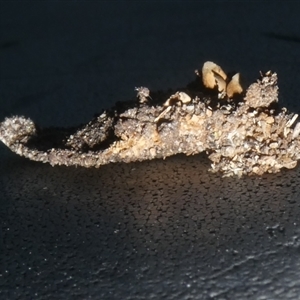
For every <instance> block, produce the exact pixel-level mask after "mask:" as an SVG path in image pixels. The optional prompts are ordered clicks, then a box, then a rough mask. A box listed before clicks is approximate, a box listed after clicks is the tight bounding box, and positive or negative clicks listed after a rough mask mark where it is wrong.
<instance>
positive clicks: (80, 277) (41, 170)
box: [0, 1, 300, 299]
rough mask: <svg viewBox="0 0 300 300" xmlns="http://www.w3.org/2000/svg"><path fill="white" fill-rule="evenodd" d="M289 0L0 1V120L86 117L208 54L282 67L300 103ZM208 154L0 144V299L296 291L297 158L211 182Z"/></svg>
mask: <svg viewBox="0 0 300 300" xmlns="http://www.w3.org/2000/svg"><path fill="white" fill-rule="evenodd" d="M299 13H300V5H299V4H297V3H296V1H293V2H292V1H290V2H288V1H285V2H283V1H282V2H280V1H274V2H271V1H263V2H262V1H257V2H254V1H251V2H250V1H249V2H244V3H243V4H240V3H239V2H233V1H223V2H220V1H218V2H217V1H214V2H200V3H195V2H136V1H111V2H105V1H101V2H52V1H51V2H50V1H49V2H36V1H34V2H30V1H28V2H23V3H21V2H0V66H1V67H0V72H1V73H0V118H1V120H3V119H4V118H5V117H6V116H12V115H25V116H26V117H30V118H32V119H33V120H34V121H36V122H37V123H39V124H40V125H42V126H71V125H77V124H79V123H83V122H87V121H89V120H90V119H91V117H92V116H93V115H94V114H95V113H96V112H100V111H101V109H102V108H108V107H110V106H112V105H113V104H114V103H115V102H116V101H119V100H127V99H130V98H133V97H134V96H135V92H134V87H136V86H141V85H143V86H147V87H149V88H150V90H157V89H164V90H166V89H168V88H169V87H172V88H176V87H180V86H184V85H185V84H186V83H188V82H190V81H191V80H193V79H194V70H195V69H196V68H199V67H201V65H202V63H203V62H204V61H206V60H212V61H215V62H217V63H218V64H220V65H221V66H222V67H223V68H224V69H225V70H226V71H231V70H236V71H240V72H241V73H242V75H244V77H245V81H246V82H248V83H249V82H253V81H254V80H255V79H256V78H257V77H258V76H259V71H260V70H262V71H267V70H269V69H271V70H273V71H276V72H277V73H278V75H279V87H280V101H281V103H282V105H284V106H287V107H288V109H290V110H292V111H295V112H299V111H300V105H299V95H298V92H299V82H300V75H299V71H298V70H299V66H300V58H299V53H300V52H299V50H300V32H299V28H300V18H299ZM208 167H209V162H208V161H207V160H206V159H205V157H203V156H202V155H197V156H194V157H185V156H175V157H172V158H168V159H166V160H155V161H149V162H142V163H134V164H114V165H107V166H104V167H103V168H101V169H83V168H66V167H55V168H52V167H51V166H49V165H43V164H40V163H35V162H30V161H28V160H26V159H23V158H20V157H18V156H16V155H14V154H12V153H11V152H10V151H9V150H8V149H7V148H5V147H4V146H3V145H0V225H1V227H0V230H1V232H0V234H1V236H0V298H1V299H246V298H247V299H299V295H300V251H299V250H300V224H299V220H300V207H299V203H300V202H299V200H300V199H299V198H300V197H299V193H300V190H299V183H300V172H299V168H296V169H295V170H291V171H282V172H281V173H279V174H275V175H274V174H273V175H265V176H262V177H243V178H242V179H237V178H227V179H224V178H221V177H220V176H219V175H216V174H211V173H209V172H208V171H207V169H208Z"/></svg>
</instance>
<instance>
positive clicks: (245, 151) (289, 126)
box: [0, 72, 300, 176]
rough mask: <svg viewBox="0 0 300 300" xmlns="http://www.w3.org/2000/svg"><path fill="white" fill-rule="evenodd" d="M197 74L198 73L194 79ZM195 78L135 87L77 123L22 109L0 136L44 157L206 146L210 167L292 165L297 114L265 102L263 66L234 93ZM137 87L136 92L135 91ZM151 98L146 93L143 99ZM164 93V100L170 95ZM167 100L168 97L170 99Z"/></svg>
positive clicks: (267, 80)
mask: <svg viewBox="0 0 300 300" xmlns="http://www.w3.org/2000/svg"><path fill="white" fill-rule="evenodd" d="M199 82H200V81H199ZM199 82H197V81H195V82H193V83H192V84H190V85H188V86H187V87H186V88H184V89H181V90H180V91H177V93H173V94H172V95H170V93H165V94H164V93H154V94H153V95H151V98H150V96H149V93H148V91H147V93H146V94H144V93H143V94H142V97H143V100H145V99H146V98H147V99H146V100H147V101H146V100H145V101H141V99H139V100H140V101H136V102H133V103H129V104H128V103H120V104H119V105H117V106H116V107H114V108H112V109H111V110H109V111H105V112H103V113H102V114H100V115H99V116H97V117H96V118H94V119H93V120H92V121H91V122H89V123H88V124H86V125H83V126H79V127H78V128H69V129H64V128H49V129H41V128H39V127H37V126H36V125H35V124H34V123H33V122H32V121H31V120H30V119H26V118H24V117H17V116H15V117H11V118H6V119H5V120H4V121H3V122H2V123H0V140H1V141H2V142H3V143H4V144H5V145H7V146H8V147H9V148H10V149H11V150H12V151H14V152H15V153H17V154H19V155H22V156H25V157H27V158H29V159H31V160H35V161H41V162H44V163H50V164H51V165H53V166H54V165H66V166H72V165H76V166H83V167H100V166H102V165H104V164H108V163H111V162H126V163H129V162H134V161H142V160H149V159H154V158H165V157H168V156H171V155H174V154H178V153H185V154H186V155H191V154H196V153H200V152H203V151H206V152H207V154H208V156H209V158H210V159H211V161H212V165H211V171H213V172H222V173H223V175H224V176H232V175H237V176H242V175H245V174H247V175H251V174H258V175H261V174H263V173H265V172H269V173H275V172H278V171H279V170H280V169H281V168H294V167H295V166H296V165H297V160H298V159H299V157H300V155H299V147H300V138H299V132H300V129H299V128H300V127H299V123H298V124H296V126H295V129H293V127H294V125H295V122H296V119H297V117H298V115H295V114H292V113H288V112H287V110H286V109H281V110H280V109H279V108H278V107H277V108H276V107H273V106H274V105H273V103H276V102H278V86H277V75H276V74H275V73H273V74H272V73H271V72H268V73H267V74H266V75H265V76H263V77H262V79H261V80H258V81H257V82H256V83H253V84H252V85H250V86H249V88H248V89H247V91H246V95H245V97H244V99H243V96H239V97H240V98H237V99H236V100H235V101H233V102H232V101H229V102H226V101H225V100H220V101H219V99H218V94H217V91H216V94H213V93H209V94H207V92H204V90H203V89H202V88H201V84H200V83H199ZM145 89H146V88H144V87H143V88H139V90H138V91H139V94H138V97H139V98H140V97H141V95H140V94H141V91H145ZM150 99H151V101H150ZM170 99H171V100H172V101H170ZM173 100H174V101H173Z"/></svg>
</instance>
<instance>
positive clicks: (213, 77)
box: [202, 61, 227, 91]
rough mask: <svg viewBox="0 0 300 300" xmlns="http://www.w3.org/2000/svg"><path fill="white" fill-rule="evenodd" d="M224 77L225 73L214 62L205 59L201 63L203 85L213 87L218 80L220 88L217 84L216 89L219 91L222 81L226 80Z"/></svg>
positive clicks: (225, 76)
mask: <svg viewBox="0 0 300 300" xmlns="http://www.w3.org/2000/svg"><path fill="white" fill-rule="evenodd" d="M226 79H227V75H226V74H225V72H224V71H223V70H222V68H221V67H220V66H218V65H217V64H215V63H214V62H212V61H207V62H205V63H204V64H203V67H202V81H203V84H204V86H205V87H207V88H209V89H214V88H215V87H216V85H217V84H218V81H219V84H220V88H219V85H218V90H219V91H220V89H221V86H222V85H223V82H226ZM225 86H226V85H225Z"/></svg>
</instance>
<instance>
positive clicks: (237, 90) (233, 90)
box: [226, 73, 243, 98]
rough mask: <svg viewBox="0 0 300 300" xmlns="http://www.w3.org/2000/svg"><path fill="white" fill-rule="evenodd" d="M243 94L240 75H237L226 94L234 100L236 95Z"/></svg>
mask: <svg viewBox="0 0 300 300" xmlns="http://www.w3.org/2000/svg"><path fill="white" fill-rule="evenodd" d="M242 92H243V88H242V86H241V83H240V73H236V74H235V75H234V76H233V77H232V79H231V81H230V82H229V83H228V85H227V88H226V94H227V97H228V98H232V97H233V96H234V95H236V94H241V93H242Z"/></svg>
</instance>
